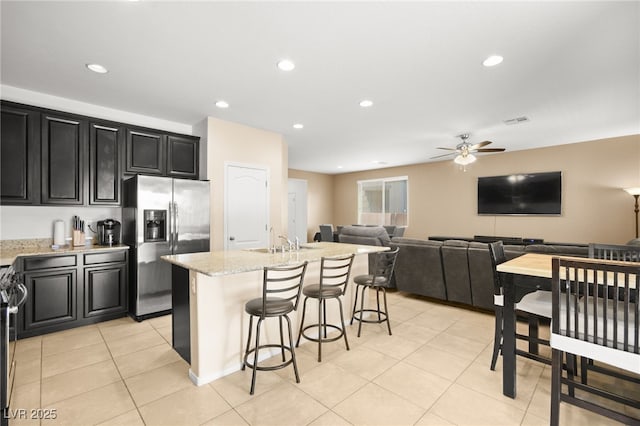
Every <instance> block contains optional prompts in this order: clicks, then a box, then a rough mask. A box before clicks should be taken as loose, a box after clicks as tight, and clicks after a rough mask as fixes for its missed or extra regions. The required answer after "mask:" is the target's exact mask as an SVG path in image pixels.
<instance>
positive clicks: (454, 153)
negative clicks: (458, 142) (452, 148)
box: [430, 152, 457, 160]
mask: <svg viewBox="0 0 640 426" xmlns="http://www.w3.org/2000/svg"><path fill="white" fill-rule="evenodd" d="M456 154H457V152H450V153H448V154H442V155H436V156H435V157H430V159H431V160H433V159H434V158H442V157H448V156H450V155H456Z"/></svg>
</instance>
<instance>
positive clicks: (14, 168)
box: [0, 105, 40, 205]
mask: <svg viewBox="0 0 640 426" xmlns="http://www.w3.org/2000/svg"><path fill="white" fill-rule="evenodd" d="M1 114H2V122H1V123H0V131H1V135H0V159H1V163H2V164H1V169H0V202H1V203H2V204H27V205H28V204H38V203H39V202H40V113H39V112H38V111H37V110H34V109H29V108H22V107H19V106H15V107H14V106H7V105H2V111H1Z"/></svg>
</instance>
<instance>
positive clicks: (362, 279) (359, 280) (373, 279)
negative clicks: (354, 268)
mask: <svg viewBox="0 0 640 426" xmlns="http://www.w3.org/2000/svg"><path fill="white" fill-rule="evenodd" d="M353 282H354V283H356V284H359V285H366V286H369V287H375V286H380V287H386V286H388V284H389V280H387V277H381V276H374V275H358V276H357V277H355V278H354V279H353Z"/></svg>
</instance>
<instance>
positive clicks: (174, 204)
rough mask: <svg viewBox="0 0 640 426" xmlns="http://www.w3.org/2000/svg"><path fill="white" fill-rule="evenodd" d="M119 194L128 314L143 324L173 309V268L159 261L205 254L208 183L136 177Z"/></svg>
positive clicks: (155, 177) (207, 246)
mask: <svg viewBox="0 0 640 426" xmlns="http://www.w3.org/2000/svg"><path fill="white" fill-rule="evenodd" d="M123 195H124V203H123V209H122V221H123V226H122V228H123V231H122V234H123V242H124V244H127V245H129V247H130V257H129V314H130V315H131V316H133V317H134V318H135V319H136V320H142V319H145V318H150V317H153V316H157V315H161V314H164V313H168V311H169V310H170V309H171V265H170V264H169V263H167V262H165V261H163V260H161V259H160V256H164V255H169V254H181V253H195V252H202V251H209V218H210V212H209V182H208V181H197V180H188V179H173V178H167V177H157V176H143V175H136V176H134V177H132V178H130V179H128V180H126V181H125V182H124V191H123Z"/></svg>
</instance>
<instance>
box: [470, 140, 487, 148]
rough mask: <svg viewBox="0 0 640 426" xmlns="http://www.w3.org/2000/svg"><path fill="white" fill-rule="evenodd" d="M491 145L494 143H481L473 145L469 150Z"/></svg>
mask: <svg viewBox="0 0 640 426" xmlns="http://www.w3.org/2000/svg"><path fill="white" fill-rule="evenodd" d="M490 143H492V142H491V141H484V142H479V143H477V144H475V145H471V146H470V147H469V150H472V149H478V148H482V147H483V146H487V145H489V144H490Z"/></svg>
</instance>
